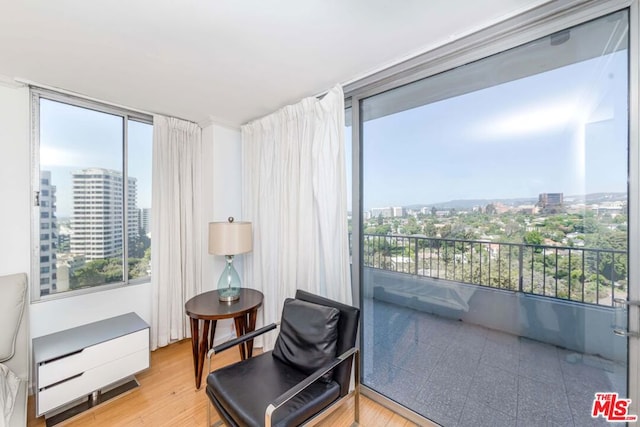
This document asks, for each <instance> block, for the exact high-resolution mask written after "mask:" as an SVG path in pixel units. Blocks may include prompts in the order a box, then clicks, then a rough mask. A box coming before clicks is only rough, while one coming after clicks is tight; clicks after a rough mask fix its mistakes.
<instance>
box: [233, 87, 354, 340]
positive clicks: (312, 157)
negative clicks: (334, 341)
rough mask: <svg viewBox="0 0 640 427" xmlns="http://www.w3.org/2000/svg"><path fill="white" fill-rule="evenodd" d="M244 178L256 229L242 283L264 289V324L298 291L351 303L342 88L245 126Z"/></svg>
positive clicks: (246, 213)
mask: <svg viewBox="0 0 640 427" xmlns="http://www.w3.org/2000/svg"><path fill="white" fill-rule="evenodd" d="M242 177H243V181H242V187H243V191H242V198H243V205H242V212H243V217H244V219H245V220H246V221H251V222H252V223H253V229H254V248H253V252H251V253H249V254H247V255H245V274H244V277H245V279H244V283H246V286H248V287H252V288H255V289H258V290H261V291H262V292H263V293H264V298H265V300H264V305H263V319H262V320H263V322H264V323H265V324H267V323H270V322H274V321H276V320H278V319H279V316H280V312H281V310H282V305H283V303H284V299H285V298H287V297H293V296H294V295H295V291H296V289H303V290H307V291H310V292H312V293H315V294H318V295H322V296H325V297H328V298H331V299H334V300H337V301H341V302H344V303H347V304H350V303H351V283H350V280H351V279H350V270H349V247H348V235H347V192H346V190H347V189H346V178H345V163H344V94H343V92H342V88H341V87H339V86H337V87H335V88H334V89H332V90H331V91H329V93H327V95H325V96H324V98H322V99H321V100H318V99H316V98H306V99H303V100H302V101H301V102H299V103H298V104H295V105H290V106H287V107H285V108H283V109H281V110H279V111H277V112H275V113H273V114H271V115H269V116H267V117H264V118H262V119H260V120H257V121H255V122H252V123H250V124H247V125H245V126H243V127H242ZM274 339H275V337H265V342H264V343H263V344H264V348H265V350H268V349H270V348H272V347H273V340H274Z"/></svg>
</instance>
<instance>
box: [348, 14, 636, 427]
mask: <svg viewBox="0 0 640 427" xmlns="http://www.w3.org/2000/svg"><path fill="white" fill-rule="evenodd" d="M629 16H630V14H629V13H628V11H626V10H623V11H619V12H616V13H612V14H609V15H607V16H604V17H600V18H598V19H594V20H591V21H588V22H584V23H582V24H580V25H575V26H571V27H565V28H564V29H562V30H561V31H557V29H554V31H555V32H553V33H552V34H546V35H545V36H544V37H541V38H538V39H536V40H533V41H531V42H529V43H526V44H523V45H520V46H517V47H514V48H511V49H509V50H505V51H502V52H498V53H495V54H493V55H491V56H487V57H485V58H482V59H479V60H477V61H475V62H469V63H467V64H465V65H457V66H455V67H452V68H451V69H449V70H447V71H442V72H437V73H436V72H434V74H433V75H431V76H428V77H426V78H423V79H417V78H416V80H415V81H413V82H410V83H408V84H401V82H398V84H397V86H396V87H393V88H389V89H388V90H384V91H383V90H380V91H378V92H376V91H375V90H374V89H371V92H373V93H371V92H366V91H363V94H362V95H360V94H358V93H356V94H354V95H353V96H354V98H356V100H357V103H354V104H353V105H352V108H353V109H354V110H355V109H358V113H359V117H360V121H359V122H358V121H357V120H353V122H354V125H359V126H360V131H359V135H360V139H361V140H360V141H359V142H360V144H361V163H360V165H361V168H362V173H361V192H360V194H358V195H356V199H359V200H362V204H363V206H362V211H361V215H362V217H361V223H360V225H361V230H362V235H361V236H360V238H359V244H360V246H359V249H360V251H361V252H360V253H361V254H362V255H361V256H362V259H361V260H360V266H359V267H360V274H361V276H360V293H361V304H362V317H363V322H362V330H361V334H362V337H363V338H362V360H363V363H362V373H363V375H362V383H363V385H364V386H365V392H368V391H369V390H372V391H375V392H376V393H375V394H372V396H373V397H376V398H379V397H380V396H384V398H386V399H387V401H389V402H392V404H394V403H393V402H395V404H399V405H402V406H404V407H405V408H408V409H410V410H411V411H413V413H409V416H412V417H413V416H415V415H419V416H422V417H424V418H428V419H431V420H433V421H435V422H437V423H438V424H440V425H444V426H450V425H451V426H453V425H494V426H502V425H504V426H511V425H592V423H594V420H593V419H592V417H591V415H592V413H591V411H590V409H591V405H592V403H593V400H594V396H595V393H598V392H609V393H619V395H620V396H625V397H630V398H632V399H634V402H635V401H637V397H636V396H637V387H635V388H634V387H633V383H632V382H629V384H627V380H628V379H629V378H633V376H632V374H631V375H628V373H627V369H628V360H631V362H632V363H634V364H636V366H637V354H634V353H632V352H630V351H628V350H629V349H632V346H631V345H629V341H628V340H627V338H626V337H624V336H623V335H624V329H625V328H626V327H627V318H626V316H627V311H625V309H624V308H623V307H624V306H625V304H626V303H625V301H626V300H634V299H637V298H636V297H634V295H637V292H638V291H637V287H636V285H637V280H636V279H635V278H634V276H633V270H632V268H635V267H633V266H632V263H630V262H629V261H628V260H629V255H630V254H632V255H633V253H632V251H633V246H632V245H630V242H633V240H634V239H637V230H635V233H634V230H633V229H632V228H631V227H630V221H633V218H634V211H633V209H634V208H633V207H634V206H637V202H636V200H635V198H636V197H637V194H638V193H637V191H635V192H634V191H633V187H631V189H632V190H631V191H629V190H628V185H629V184H628V183H629V177H630V176H633V172H634V171H636V172H637V168H638V164H637V158H634V156H633V153H634V152H637V151H636V150H637V144H638V141H637V138H636V139H633V138H632V139H630V137H629V136H630V135H633V132H632V131H631V129H633V122H632V120H630V117H629V106H630V105H634V104H633V102H634V101H633V100H634V98H633V97H634V96H635V94H633V90H632V86H630V85H629V81H630V80H631V79H633V78H634V76H633V75H632V74H630V70H633V68H631V67H630V64H632V63H633V61H630V57H631V58H633V57H632V56H631V53H632V49H631V48H632V45H630V39H629V27H630V20H629ZM635 78H636V79H637V76H636V77H635ZM404 82H406V80H404V81H403V82H402V83H404ZM360 96H361V97H360ZM636 102H637V101H636ZM635 105H637V104H635ZM356 117H357V116H356ZM629 153H631V154H632V155H631V156H629ZM636 176H637V175H636ZM632 185H637V183H633V184H632ZM635 216H636V217H637V212H636V213H635ZM632 224H633V223H632ZM354 229H357V227H354ZM354 246H355V244H354ZM354 252H355V251H354ZM635 257H637V254H635ZM635 257H634V256H631V259H635ZM621 301H622V302H621ZM634 309H635V308H632V309H629V311H630V310H634ZM631 326H632V327H633V325H631ZM614 328H617V329H619V330H617V331H615V333H614ZM620 329H621V330H620ZM630 329H631V327H630ZM633 332H635V331H633ZM630 339H632V340H636V339H637V338H635V337H634V335H633V334H632V335H631V338H630ZM631 351H632V350H631ZM628 357H629V358H630V359H628ZM400 409H401V410H402V408H400ZM598 421H600V420H596V421H595V422H598Z"/></svg>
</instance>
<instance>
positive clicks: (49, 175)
mask: <svg viewBox="0 0 640 427" xmlns="http://www.w3.org/2000/svg"><path fill="white" fill-rule="evenodd" d="M32 103H33V106H32V111H33V113H34V114H33V148H34V149H33V153H34V165H35V167H34V171H33V174H34V179H33V180H32V181H33V187H34V188H33V190H34V205H35V208H34V209H35V211H34V215H33V218H34V233H33V235H34V236H35V238H34V240H33V260H34V261H33V262H34V265H35V266H37V267H34V269H33V270H34V274H39V276H40V277H39V280H33V283H38V284H39V288H38V289H37V290H34V292H33V294H34V297H35V298H36V299H38V298H40V297H43V296H46V295H51V294H55V293H61V292H67V291H73V290H79V289H87V288H92V287H96V286H101V285H105V284H125V283H129V282H131V281H142V280H145V278H147V279H148V277H149V276H150V274H151V268H150V255H151V236H150V227H149V224H150V221H151V209H150V208H151V147H152V130H153V126H152V123H151V117H147V116H143V115H140V114H133V113H131V112H128V111H125V110H119V109H115V108H112V107H109V106H105V105H101V104H97V103H92V102H87V101H84V100H78V99H75V98H71V97H67V96H62V95H59V94H55V93H50V92H45V91H40V90H35V89H34V90H33V91H32Z"/></svg>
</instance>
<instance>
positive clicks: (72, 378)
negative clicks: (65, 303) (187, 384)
mask: <svg viewBox="0 0 640 427" xmlns="http://www.w3.org/2000/svg"><path fill="white" fill-rule="evenodd" d="M33 359H34V364H35V366H34V372H35V376H36V378H35V380H36V386H37V387H36V393H35V394H36V414H37V416H41V415H43V414H47V415H49V413H51V412H52V411H55V410H57V409H60V408H62V409H64V408H63V407H66V406H70V405H69V404H71V403H74V401H78V402H80V405H79V406H82V402H83V401H84V402H85V403H84V405H85V406H87V407H90V406H93V405H94V404H95V403H99V402H96V397H97V396H99V395H100V394H101V393H102V391H104V390H105V389H106V388H108V387H109V386H111V385H113V384H115V383H118V382H119V381H121V380H123V379H127V378H128V377H131V376H133V375H134V374H136V373H138V372H140V371H142V370H144V369H147V368H148V367H149V325H147V323H146V322H145V321H144V320H142V319H141V318H140V317H139V316H138V315H137V314H135V313H128V314H124V315H122V316H117V317H113V318H110V319H105V320H101V321H99V322H94V323H90V324H87V325H83V326H78V327H76V328H72V329H67V330H65V331H61V332H56V333H54V334H50V335H45V336H42V337H38V338H34V339H33ZM81 410H82V409H80V410H75V412H74V413H77V412H80V411H81Z"/></svg>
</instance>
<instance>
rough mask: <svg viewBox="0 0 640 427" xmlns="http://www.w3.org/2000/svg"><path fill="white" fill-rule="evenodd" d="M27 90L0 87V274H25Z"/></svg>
mask: <svg viewBox="0 0 640 427" xmlns="http://www.w3.org/2000/svg"><path fill="white" fill-rule="evenodd" d="M29 153H30V148H29V90H28V89H27V88H13V87H7V86H2V85H1V84H0V237H1V239H2V244H0V274H10V273H18V272H25V273H29V265H30V256H29V254H30V244H29V238H30V237H29V236H30V230H31V226H30V224H31V222H30V216H29V215H30V201H31V200H30V193H31V191H30V179H31V178H30V166H29V165H30V160H29V159H30V154H29Z"/></svg>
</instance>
